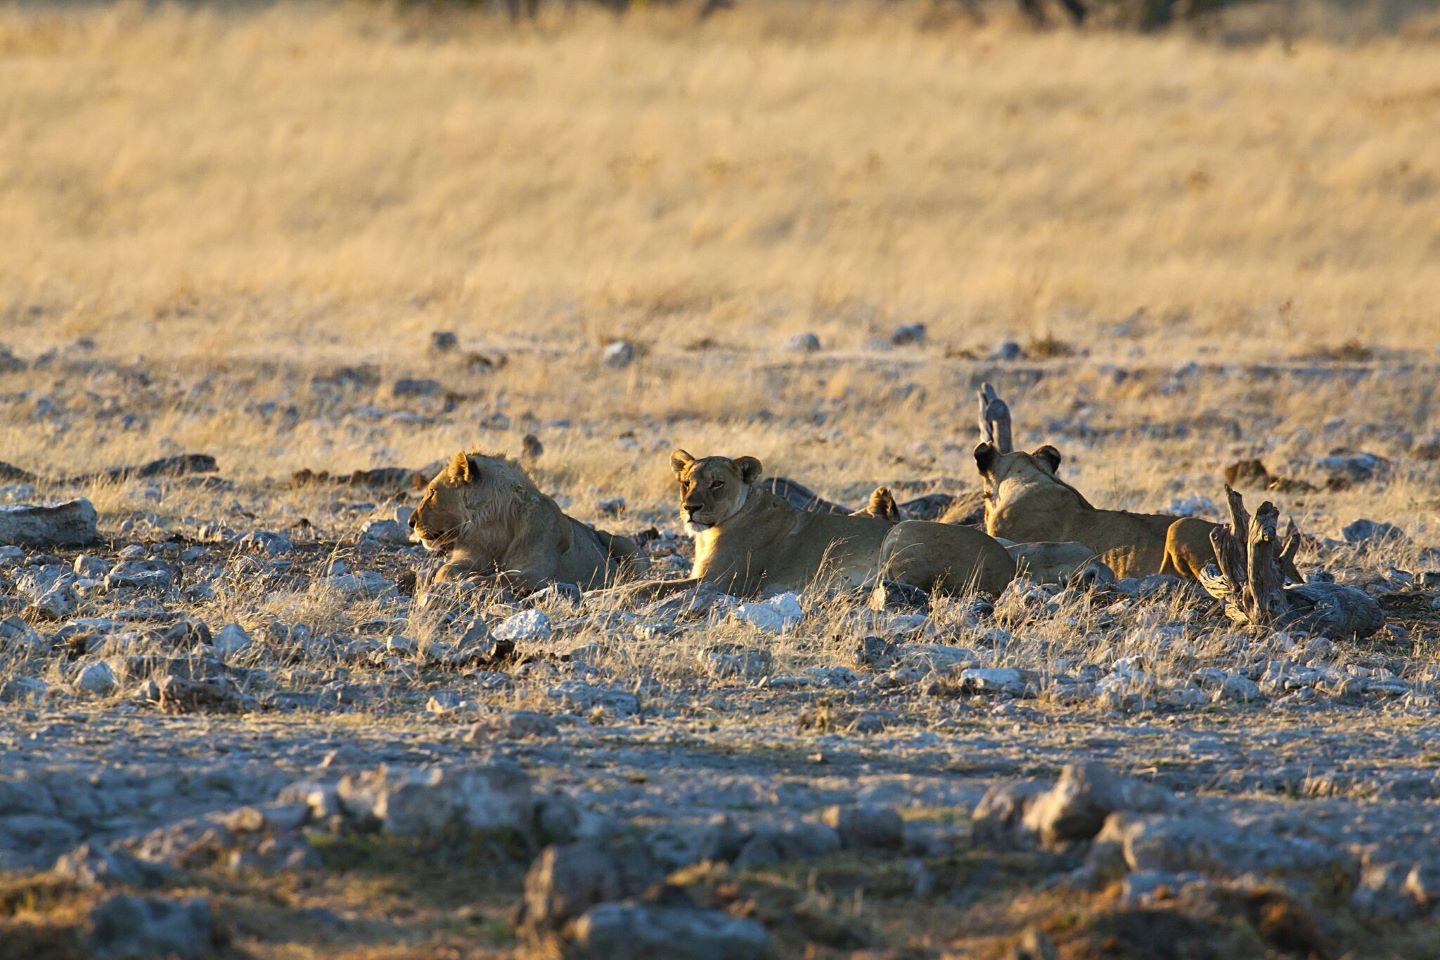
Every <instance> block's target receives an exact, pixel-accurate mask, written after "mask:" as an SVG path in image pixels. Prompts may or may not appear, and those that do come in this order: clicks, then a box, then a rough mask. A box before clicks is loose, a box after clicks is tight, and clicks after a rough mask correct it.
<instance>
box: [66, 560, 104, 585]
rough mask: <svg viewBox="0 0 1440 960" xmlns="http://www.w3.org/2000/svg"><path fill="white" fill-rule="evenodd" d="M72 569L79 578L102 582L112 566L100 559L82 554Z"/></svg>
mask: <svg viewBox="0 0 1440 960" xmlns="http://www.w3.org/2000/svg"><path fill="white" fill-rule="evenodd" d="M70 569H72V570H74V571H75V576H77V577H81V578H83V579H86V580H100V579H103V578H104V576H105V574H106V573H107V572H108V571H109V570H110V565H109V564H107V563H106V562H105V561H104V560H101V559H100V558H99V557H91V556H86V555H85V554H83V553H82V554H80V555H79V556H78V557H76V558H75V562H74V563H72V564H71V565H70Z"/></svg>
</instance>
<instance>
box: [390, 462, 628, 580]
mask: <svg viewBox="0 0 1440 960" xmlns="http://www.w3.org/2000/svg"><path fill="white" fill-rule="evenodd" d="M410 528H411V530H413V531H414V533H415V535H416V536H417V537H418V538H419V540H420V542H421V543H422V544H423V545H424V546H425V549H427V550H430V551H434V552H437V553H444V554H446V555H447V559H446V563H445V565H444V566H442V567H441V568H440V571H439V573H437V574H436V579H437V580H458V579H461V578H463V577H465V576H467V575H471V574H493V575H498V576H500V577H502V578H504V579H505V580H506V581H507V582H509V583H512V584H514V585H515V586H517V587H519V588H521V589H524V590H538V589H539V588H541V587H543V586H545V585H546V584H550V583H557V582H559V583H575V584H579V585H580V586H581V587H587V588H588V587H597V586H601V585H603V584H606V583H610V582H612V581H614V580H615V579H617V578H619V577H620V576H621V575H623V574H626V573H629V572H631V569H632V568H633V567H635V566H637V565H638V562H639V559H640V558H639V552H640V551H639V548H638V547H637V546H636V545H635V543H634V541H632V540H631V539H630V538H628V537H619V536H615V535H613V534H609V533H606V532H605V531H603V530H596V529H595V528H594V527H591V526H589V525H588V524H584V523H581V522H580V521H579V520H576V519H574V518H573V517H569V516H566V515H565V514H564V513H563V512H561V510H560V508H559V507H558V506H557V505H556V504H555V501H554V500H551V499H550V498H549V497H547V496H545V494H543V493H541V492H540V491H539V490H538V489H537V488H536V487H535V484H534V483H533V482H532V481H531V479H530V478H529V477H528V476H527V475H526V473H525V471H524V470H523V469H521V468H520V465H519V464H517V463H515V462H514V461H512V460H507V459H505V458H504V457H490V456H485V455H483V454H479V453H463V452H462V453H457V454H455V456H454V458H453V459H452V460H451V461H450V462H449V463H448V464H447V465H446V466H445V469H443V470H441V471H440V473H439V474H438V475H437V476H436V477H435V479H433V480H431V481H430V484H429V486H427V487H426V488H425V498H424V499H423V500H421V501H420V506H419V507H417V508H416V509H415V512H414V513H413V514H411V515H410Z"/></svg>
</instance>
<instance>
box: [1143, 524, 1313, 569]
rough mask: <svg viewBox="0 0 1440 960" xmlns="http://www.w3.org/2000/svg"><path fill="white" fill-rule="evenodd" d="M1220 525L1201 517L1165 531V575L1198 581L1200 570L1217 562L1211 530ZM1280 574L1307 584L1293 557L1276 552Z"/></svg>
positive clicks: (1171, 525)
mask: <svg viewBox="0 0 1440 960" xmlns="http://www.w3.org/2000/svg"><path fill="white" fill-rule="evenodd" d="M1217 526H1219V524H1214V523H1211V522H1210V521H1209V520H1202V519H1200V518H1199V517H1181V518H1180V519H1178V520H1176V521H1175V522H1174V523H1172V524H1170V526H1169V528H1168V529H1167V530H1166V531H1165V569H1164V570H1163V571H1162V572H1163V573H1174V574H1177V575H1178V576H1182V577H1185V578H1187V579H1189V580H1199V579H1200V571H1201V570H1203V569H1204V568H1205V565H1206V564H1208V563H1214V562H1215V548H1214V547H1213V546H1212V545H1211V543H1210V531H1212V530H1214V529H1215V528H1216V527H1217ZM1275 559H1276V560H1277V561H1278V562H1279V564H1280V573H1281V575H1282V576H1283V577H1285V579H1287V580H1290V581H1292V582H1294V583H1304V582H1305V578H1304V577H1303V576H1302V575H1301V574H1300V569H1299V568H1298V567H1296V566H1295V559H1294V556H1293V555H1292V554H1288V553H1277V554H1276V557H1275Z"/></svg>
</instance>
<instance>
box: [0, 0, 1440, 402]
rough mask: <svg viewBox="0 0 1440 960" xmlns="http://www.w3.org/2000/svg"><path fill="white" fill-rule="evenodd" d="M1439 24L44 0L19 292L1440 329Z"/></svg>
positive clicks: (15, 143)
mask: <svg viewBox="0 0 1440 960" xmlns="http://www.w3.org/2000/svg"><path fill="white" fill-rule="evenodd" d="M1436 54H1437V47H1436V45H1435V43H1433V42H1431V41H1429V40H1426V39H1423V38H1421V39H1397V38H1388V39H1376V40H1373V41H1370V42H1367V43H1363V44H1359V45H1355V44H1348V45H1339V44H1335V43H1331V42H1328V41H1324V40H1319V39H1307V38H1299V39H1295V40H1292V41H1291V42H1289V43H1287V44H1282V43H1281V42H1279V41H1276V42H1271V43H1265V44H1261V45H1258V46H1253V47H1244V48H1234V47H1227V46H1224V45H1217V44H1213V43H1210V42H1207V41H1203V40H1196V39H1190V38H1187V37H1185V36H1183V35H1176V36H1172V37H1165V38H1160V39H1156V38H1150V37H1135V36H1129V35H1123V34H1108V33H1099V34H1094V35H1081V36H1076V35H1073V34H1071V33H1068V32H1054V33H1043V34H1034V33H1030V32H1026V31H1023V30H1017V29H1014V27H1013V26H1012V25H1010V24H1007V23H1005V22H1004V21H1003V19H1002V21H1001V22H1000V23H998V24H995V25H992V26H987V27H980V28H977V27H973V26H969V25H966V24H965V23H963V22H957V23H956V24H955V25H953V26H951V27H950V28H949V29H945V30H940V31H928V32H922V31H920V30H918V29H917V28H916V25H915V22H914V19H913V17H912V16H911V15H909V14H906V13H897V12H894V11H892V10H886V9H884V8H882V7H879V6H871V5H868V4H864V3H859V4H855V5H851V6H847V7H845V8H841V9H839V10H826V11H825V12H823V13H819V12H817V11H816V10H814V9H813V8H810V7H807V6H805V5H795V4H780V5H775V6H773V7H772V6H770V5H759V4H751V5H742V9H740V10H738V11H735V12H734V13H732V14H730V15H727V16H726V17H724V18H721V19H720V20H717V21H715V22H713V23H712V24H710V25H707V26H706V27H705V28H704V29H696V28H694V27H693V25H692V24H690V23H689V21H688V20H683V19H681V17H680V16H679V15H677V14H670V13H666V12H662V11H656V12H652V13H650V14H647V15H644V16H637V17H632V18H631V19H629V20H628V21H626V22H624V23H621V24H617V23H616V22H614V21H613V20H612V19H611V18H609V17H608V16H604V15H600V14H595V15H588V14H582V15H580V16H578V17H576V18H574V19H573V20H571V19H557V20H555V21H553V22H550V23H549V24H548V25H547V26H545V27H544V28H542V29H538V30H526V31H520V32H514V31H511V30H508V29H505V28H503V26H502V25H501V23H500V21H498V20H496V19H493V18H490V17H470V18H466V17H454V18H439V19H433V20H430V21H421V20H409V21H403V20H402V21H397V20H392V19H388V18H386V17H385V16H383V15H381V14H379V13H378V12H373V11H372V12H367V11H359V10H354V9H335V8H330V7H303V6H302V7H294V6H284V7H276V8H271V9H265V10H260V11H252V12H222V11H218V10H216V9H213V8H202V9H199V10H182V9H179V8H162V9H160V10H158V11H154V12H147V11H145V10H144V8H142V7H141V6H140V5H138V4H121V5H118V6H113V7H105V8H91V9H87V10H84V11H76V12H71V11H60V10H46V9H44V8H41V9H40V10H38V11H37V10H33V9H28V8H27V9H16V8H10V9H7V10H5V11H4V12H3V14H0V58H3V63H4V69H5V83H4V84H3V85H0V111H3V115H4V116H5V118H6V127H7V130H8V132H9V140H10V143H11V144H12V148H11V149H8V150H6V151H5V152H4V155H3V157H0V232H3V234H4V235H5V236H7V237H11V238H13V239H14V240H15V241H16V242H11V243H7V244H5V246H4V249H3V252H0V293H3V297H0V306H3V308H4V309H5V311H6V313H7V324H6V325H7V327H9V328H10V330H11V331H12V334H11V335H12V337H16V338H23V339H24V340H25V341H27V342H32V343H36V344H37V345H42V346H43V345H45V344H47V343H55V342H61V341H64V340H67V339H70V338H73V337H76V336H82V335H84V336H93V337H95V338H96V339H97V341H99V343H100V344H101V347H102V349H104V350H107V351H113V352H116V353H121V354H129V353H133V352H135V351H142V352H145V353H147V354H151V355H155V354H163V355H165V356H167V357H169V358H171V359H173V360H174V361H175V362H177V363H180V362H191V361H192V360H193V359H194V358H197V357H198V358H204V359H206V360H215V359H217V358H221V357H230V358H233V357H257V356H263V357H266V358H271V359H273V358H275V357H277V355H278V356H285V357H290V358H303V359H308V360H314V359H323V358H327V357H337V356H338V357H346V358H352V357H354V356H357V355H360V356H369V357H374V358H377V359H392V358H394V357H397V356H402V357H406V356H408V357H412V358H413V356H414V355H415V352H416V346H417V345H419V344H420V343H421V342H422V337H423V334H424V333H425V332H426V331H428V330H429V329H431V328H435V327H446V328H457V329H460V330H462V331H464V332H465V333H466V334H467V335H469V336H471V337H474V338H476V339H483V340H484V341H486V342H489V343H499V344H504V345H513V346H526V347H532V348H533V347H540V346H542V345H543V346H544V347H545V348H546V350H547V351H549V352H551V353H555V354H561V355H564V354H566V353H569V352H571V351H573V350H576V349H581V348H589V346H590V345H591V343H593V341H594V340H595V339H598V338H600V337H602V336H607V335H614V334H617V333H624V334H626V335H630V336H635V337H638V338H641V339H643V340H648V341H650V342H652V343H653V344H654V345H655V349H656V350H657V351H661V352H672V351H676V350H678V348H679V346H680V345H681V344H683V343H688V342H691V341H694V340H697V339H700V338H701V337H703V336H707V335H708V336H711V337H713V338H714V339H715V340H716V341H718V342H722V343H723V342H727V341H728V342H739V343H744V342H746V341H747V340H749V339H750V338H751V337H752V336H753V334H751V333H749V332H748V331H752V330H753V331H758V330H761V329H768V330H770V331H771V333H770V334H769V336H770V337H775V338H777V339H778V337H779V335H780V334H781V333H783V332H786V331H791V330H799V329H814V330H816V331H817V332H818V333H820V335H821V336H822V338H824V339H825V340H826V341H827V342H829V343H833V344H834V345H836V346H837V347H842V348H855V347H858V346H859V345H860V344H861V343H862V342H863V341H864V340H865V339H866V338H868V337H870V336H872V335H874V334H875V333H876V332H879V331H881V330H885V329H888V326H889V325H890V324H892V323H895V322H901V321H910V320H926V321H928V322H930V324H931V328H932V331H933V332H934V333H935V334H937V335H938V336H939V337H940V338H942V339H944V340H946V341H955V342H957V343H960V344H975V343H979V344H988V343H991V342H993V341H994V340H996V339H999V338H1000V337H1002V336H1006V335H1019V336H1018V338H1019V339H1022V340H1024V339H1032V338H1042V339H1043V338H1044V337H1046V336H1047V335H1048V334H1050V333H1052V332H1053V333H1057V334H1061V335H1063V336H1064V337H1065V339H1067V340H1069V341H1071V342H1078V343H1082V344H1085V345H1087V346H1090V345H1091V342H1092V341H1094V340H1097V339H1098V340H1106V341H1108V340H1110V339H1112V337H1111V336H1110V335H1108V334H1107V333H1106V331H1107V330H1108V329H1109V328H1110V327H1111V326H1112V325H1113V324H1115V323H1117V322H1119V321H1121V320H1123V319H1125V318H1126V317H1129V316H1131V315H1132V314H1134V313H1135V311H1137V310H1139V309H1142V308H1143V310H1144V315H1143V318H1142V319H1141V320H1140V321H1139V322H1138V323H1136V324H1135V333H1134V334H1133V337H1135V338H1138V339H1140V340H1142V341H1150V342H1152V343H1153V344H1154V345H1156V346H1157V347H1161V346H1164V347H1166V348H1167V349H1168V345H1169V344H1172V343H1174V342H1175V340H1176V338H1179V339H1182V340H1184V339H1187V338H1212V337H1214V338H1218V339H1220V340H1222V341H1232V342H1233V341H1235V340H1238V339H1243V338H1245V337H1248V336H1250V335H1251V334H1255V333H1259V334H1262V335H1269V336H1275V337H1280V338H1283V340H1284V341H1285V342H1287V343H1295V342H1299V341H1305V340H1315V341H1323V342H1324V343H1331V344H1335V343H1343V342H1345V341H1347V340H1348V339H1349V338H1351V337H1352V336H1353V335H1354V333H1355V331H1356V329H1357V326H1358V327H1360V328H1361V329H1363V330H1364V331H1365V334H1366V339H1367V341H1369V342H1378V343H1382V344H1389V345H1394V346H1403V345H1406V344H1409V343H1411V342H1412V341H1413V336H1414V334H1415V332H1416V331H1417V330H1419V329H1430V330H1434V329H1435V328H1434V323H1435V321H1434V316H1433V310H1432V309H1431V307H1432V305H1433V304H1434V303H1435V302H1436V300H1437V298H1440V268H1437V267H1436V252H1437V251H1436V247H1435V237H1434V230H1433V224H1434V222H1435V216H1436V212H1437V203H1440V193H1437V188H1440V160H1437V159H1436V157H1437V153H1436V151H1435V150H1434V149H1433V148H1434V145H1435V144H1434V135H1433V117H1434V110H1435V106H1436V102H1437V101H1436V97H1437V92H1436V91H1437V90H1440V57H1437V55H1436ZM1129 339H1131V338H1130V337H1127V338H1126V340H1127V341H1128V340H1129ZM1094 346H1095V349H1096V351H1097V352H1098V353H1101V354H1106V353H1112V352H1114V351H1115V350H1116V347H1117V345H1115V344H1111V343H1104V342H1102V343H1098V344H1095V345H1094ZM1427 346H1429V344H1427ZM677 402H683V398H677Z"/></svg>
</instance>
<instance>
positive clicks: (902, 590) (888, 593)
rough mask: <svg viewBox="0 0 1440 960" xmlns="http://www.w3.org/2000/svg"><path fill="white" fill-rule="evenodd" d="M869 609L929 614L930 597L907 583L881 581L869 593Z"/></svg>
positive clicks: (920, 589)
mask: <svg viewBox="0 0 1440 960" xmlns="http://www.w3.org/2000/svg"><path fill="white" fill-rule="evenodd" d="M870 609H871V610H891V611H904V612H907V613H912V612H913V613H929V612H930V595H929V594H928V593H926V592H925V591H924V590H923V589H922V588H920V587H917V586H913V585H911V584H908V583H897V582H896V581H894V580H881V581H880V582H879V583H877V584H876V585H875V589H874V590H872V591H871V592H870Z"/></svg>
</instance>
